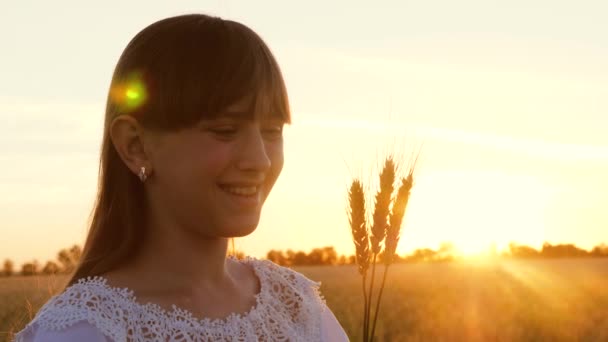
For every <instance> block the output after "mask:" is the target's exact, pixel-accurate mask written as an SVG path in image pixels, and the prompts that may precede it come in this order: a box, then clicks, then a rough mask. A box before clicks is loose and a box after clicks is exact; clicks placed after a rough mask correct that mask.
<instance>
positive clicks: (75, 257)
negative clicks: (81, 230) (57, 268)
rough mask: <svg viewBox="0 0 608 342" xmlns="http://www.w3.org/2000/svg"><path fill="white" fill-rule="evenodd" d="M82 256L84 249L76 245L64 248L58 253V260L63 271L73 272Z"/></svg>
mask: <svg viewBox="0 0 608 342" xmlns="http://www.w3.org/2000/svg"><path fill="white" fill-rule="evenodd" d="M81 256H82V250H81V249H80V247H79V246H78V245H74V246H72V247H71V248H69V249H67V248H66V249H62V250H60V251H59V253H58V254H57V260H59V262H60V263H61V269H62V271H63V272H66V273H70V272H72V271H73V270H74V269H75V267H76V265H77V264H78V261H79V260H80V258H81Z"/></svg>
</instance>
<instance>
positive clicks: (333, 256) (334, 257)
mask: <svg viewBox="0 0 608 342" xmlns="http://www.w3.org/2000/svg"><path fill="white" fill-rule="evenodd" d="M337 263H338V253H337V252H336V250H335V249H334V247H332V246H327V247H323V259H322V264H323V265H335V264H337Z"/></svg>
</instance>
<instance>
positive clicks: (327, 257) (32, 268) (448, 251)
mask: <svg viewBox="0 0 608 342" xmlns="http://www.w3.org/2000/svg"><path fill="white" fill-rule="evenodd" d="M233 254H235V255H236V257H237V258H243V257H244V256H245V254H244V253H243V252H241V251H238V252H233ZM488 255H489V256H492V257H499V258H512V259H533V258H539V259H540V258H599V257H608V245H606V244H604V243H602V244H599V245H597V246H595V247H594V248H592V249H591V250H589V251H587V250H584V249H581V248H579V247H577V246H575V245H573V244H556V245H552V244H550V243H548V242H545V243H544V244H543V246H542V247H541V249H534V248H532V247H530V246H526V245H520V244H516V243H510V244H509V246H508V248H507V249H506V250H505V251H502V252H500V253H499V252H498V251H496V250H490V251H489V253H488ZM81 256H82V249H81V248H80V246H78V245H74V246H72V247H71V248H65V249H62V250H60V251H59V253H57V259H56V260H49V261H47V262H46V263H45V264H44V265H41V264H40V263H38V261H36V260H34V261H30V262H25V263H23V264H22V265H21V267H20V269H18V270H17V269H16V268H15V264H14V263H13V262H12V261H11V260H10V259H6V260H5V261H4V264H3V267H2V269H1V270H0V275H1V276H12V275H23V276H31V275H39V274H42V275H51V274H69V273H71V272H73V271H74V269H75V267H76V265H77V264H78V261H79V260H80V257H81ZM458 258H459V256H458V252H457V250H456V248H455V247H454V245H453V244H451V243H442V244H441V245H440V246H439V248H437V249H431V248H419V249H416V250H414V251H413V252H412V253H410V254H406V255H403V256H400V255H395V256H394V257H393V262H395V263H408V262H448V261H453V260H457V259H458ZM266 259H268V260H270V261H272V262H274V263H276V264H279V265H281V266H319V265H351V264H355V263H356V259H355V256H354V255H339V254H338V253H337V252H336V250H335V249H334V247H332V246H327V247H321V248H313V249H312V250H310V251H309V252H304V251H294V250H291V249H287V250H285V251H283V250H276V249H272V250H270V251H268V253H266ZM378 262H379V263H382V262H384V254H382V253H380V254H379V260H378Z"/></svg>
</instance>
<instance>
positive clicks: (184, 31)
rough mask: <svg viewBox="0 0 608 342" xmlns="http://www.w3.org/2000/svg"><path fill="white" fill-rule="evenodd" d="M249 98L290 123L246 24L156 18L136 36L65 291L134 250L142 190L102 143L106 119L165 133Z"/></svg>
mask: <svg viewBox="0 0 608 342" xmlns="http://www.w3.org/2000/svg"><path fill="white" fill-rule="evenodd" d="M246 96H252V98H253V101H252V106H253V107H254V108H252V111H251V112H252V113H264V114H265V115H272V116H279V117H281V118H282V119H283V120H284V122H286V123H290V122H291V116H290V110H289V102H288V98H287V91H286V88H285V83H284V80H283V76H282V75H281V71H280V69H279V66H278V64H277V62H276V60H275V58H274V56H273V55H272V53H271V52H270V50H269V48H268V47H267V46H266V44H265V43H264V42H263V40H262V39H261V38H260V37H259V36H258V35H257V34H256V33H255V32H253V31H252V30H251V29H250V28H248V27H247V26H245V25H243V24H240V23H237V22H234V21H230V20H224V19H221V18H217V17H211V16H207V15H203V14H189V15H182V16H177V17H171V18H167V19H163V20H160V21H158V22H155V23H153V24H151V25H150V26H148V27H146V28H145V29H143V30H142V31H141V32H139V33H138V34H137V35H136V36H135V37H134V38H133V39H132V40H131V42H129V44H128V45H127V47H126V48H125V50H124V51H123V53H122V55H121V56H120V59H119V61H118V63H117V65H116V69H115V70H114V75H113V77H112V83H111V85H110V91H109V95H108V100H107V104H106V111H105V124H104V131H103V140H102V145H101V156H100V164H99V182H98V192H97V198H96V201H95V205H94V207H93V211H92V213H91V218H90V227H89V232H88V236H87V239H86V242H85V245H84V249H83V254H82V258H81V261H80V263H79V265H78V266H77V268H76V270H75V272H74V274H73V275H72V277H71V279H70V281H69V283H68V286H69V285H71V284H73V283H75V282H76V281H77V280H78V279H80V278H83V277H88V276H94V275H99V274H103V273H105V272H108V271H110V270H113V269H115V268H117V267H119V266H120V265H122V264H123V263H125V262H126V261H127V260H129V259H130V258H133V257H134V256H135V255H136V254H137V253H138V251H139V250H140V247H141V245H142V241H143V240H144V237H145V234H146V231H145V227H146V222H144V220H145V217H146V215H144V214H145V209H146V208H145V204H144V187H143V185H142V183H141V182H140V181H139V179H138V178H137V176H136V175H134V174H133V173H132V172H131V171H130V170H129V169H128V168H127V166H126V165H125V164H124V162H123V161H122V159H121V158H120V156H119V154H118V153H117V152H116V149H115V148H114V145H113V143H112V141H111V139H110V133H109V129H110V126H111V123H112V120H113V119H114V118H115V117H117V116H119V115H132V116H133V117H134V118H136V119H137V120H138V122H140V124H141V125H142V126H144V127H145V128H148V129H154V130H160V131H170V130H177V129H180V128H184V127H189V126H191V125H193V124H195V123H197V122H198V121H199V120H201V119H203V118H211V117H214V116H216V115H218V114H219V113H221V111H222V110H223V109H225V108H226V107H228V106H229V105H231V104H233V103H235V102H237V101H238V100H240V99H242V98H244V97H246Z"/></svg>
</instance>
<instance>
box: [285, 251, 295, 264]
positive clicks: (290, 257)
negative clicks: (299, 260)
mask: <svg viewBox="0 0 608 342" xmlns="http://www.w3.org/2000/svg"><path fill="white" fill-rule="evenodd" d="M295 258H296V252H294V251H293V250H291V249H288V250H287V251H286V252H285V266H291V265H293V262H294V260H295Z"/></svg>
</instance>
